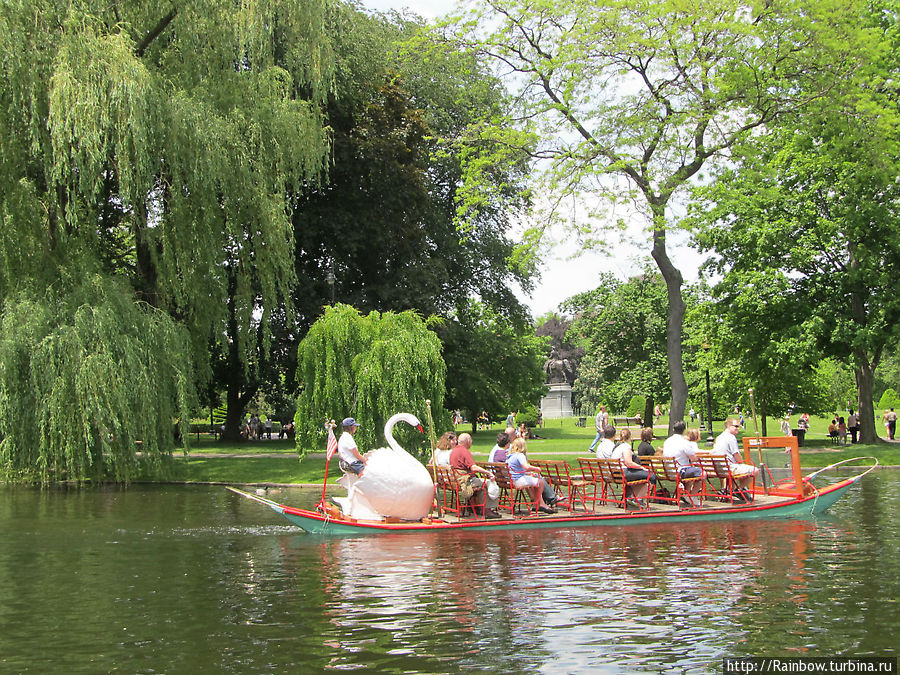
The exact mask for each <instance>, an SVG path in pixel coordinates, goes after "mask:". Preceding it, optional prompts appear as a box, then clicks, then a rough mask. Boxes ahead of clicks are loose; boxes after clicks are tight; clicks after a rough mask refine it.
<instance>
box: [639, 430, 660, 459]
mask: <svg viewBox="0 0 900 675" xmlns="http://www.w3.org/2000/svg"><path fill="white" fill-rule="evenodd" d="M652 440H653V429H652V428H651V427H644V428H643V429H641V444H640V445H639V446H638V452H637V454H638V456H639V457H652V456H653V455H655V454H656V450H654V449H653V446H652V445H650V441H652Z"/></svg>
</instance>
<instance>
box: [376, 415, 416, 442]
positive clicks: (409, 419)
mask: <svg viewBox="0 0 900 675" xmlns="http://www.w3.org/2000/svg"><path fill="white" fill-rule="evenodd" d="M397 422H406V423H407V424H408V425H409V426H411V427H414V428H416V429H418V431H419V433H420V434H424V433H425V429H423V428H422V423H421V422H420V421H419V418H418V417H416V416H415V415H412V414H410V413H397V414H396V415H394V416H393V417H391V418H390V419H389V420H388V421H387V422H386V423H385V425H384V435H385V437H393V434H392V433H391V431H392V430H393V428H394V426H395V425H396V424H397Z"/></svg>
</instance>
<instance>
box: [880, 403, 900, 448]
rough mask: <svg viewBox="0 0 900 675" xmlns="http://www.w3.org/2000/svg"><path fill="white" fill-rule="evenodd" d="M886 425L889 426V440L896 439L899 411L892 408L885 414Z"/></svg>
mask: <svg viewBox="0 0 900 675" xmlns="http://www.w3.org/2000/svg"><path fill="white" fill-rule="evenodd" d="M883 419H884V425H885V426H886V427H887V432H888V440H891V441H892V440H894V435H895V434H896V433H897V413H895V412H894V409H893V408H891V409H890V410H888V411H887V412H886V413H884V416H883Z"/></svg>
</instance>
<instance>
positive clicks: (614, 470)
mask: <svg viewBox="0 0 900 675" xmlns="http://www.w3.org/2000/svg"><path fill="white" fill-rule="evenodd" d="M597 462H598V463H599V465H600V476H601V477H602V479H603V482H604V483H614V484H621V483H622V482H624V480H625V478H624V473H625V471H624V468H623V466H622V460H619V459H598V460H597Z"/></svg>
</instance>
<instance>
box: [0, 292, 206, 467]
mask: <svg viewBox="0 0 900 675" xmlns="http://www.w3.org/2000/svg"><path fill="white" fill-rule="evenodd" d="M187 344H188V341H187V340H186V339H185V335H184V329H183V328H181V327H179V326H178V325H177V324H176V323H175V322H174V321H173V320H172V319H171V317H169V316H168V315H167V314H165V313H163V312H161V311H159V310H157V309H154V308H152V307H150V306H149V305H147V304H146V303H135V302H134V301H133V298H132V294H131V291H130V289H128V288H123V287H122V286H121V285H120V284H118V283H117V282H112V281H109V280H107V279H103V278H102V277H92V278H90V279H88V280H87V281H86V282H85V283H83V284H80V285H78V286H77V287H75V288H71V289H65V290H60V289H58V288H56V287H51V288H49V289H47V290H46V292H44V293H42V294H33V293H28V292H24V291H22V292H19V293H17V294H16V295H15V296H14V297H13V298H10V299H9V300H8V302H7V306H6V307H5V311H4V312H3V317H2V321H0V433H2V442H0V465H2V467H3V470H4V471H5V473H6V474H7V475H12V476H19V477H23V478H26V479H36V480H40V481H42V482H47V481H50V480H55V479H59V478H66V479H71V480H78V481H84V480H87V479H101V478H107V477H111V478H114V479H116V480H120V481H127V480H128V479H129V478H131V477H132V476H133V474H134V473H135V471H136V470H138V469H139V468H140V465H143V466H144V468H147V469H149V470H150V471H152V472H154V473H160V469H161V468H162V467H161V464H162V463H163V461H162V460H163V458H164V457H167V456H170V454H171V453H170V449H171V447H172V438H173V431H174V427H180V431H181V432H182V433H183V432H185V431H186V430H187V427H186V423H187V415H188V411H189V409H190V403H191V398H190V397H191V390H192V380H193V373H192V372H191V361H190V358H189V354H188V353H187V351H186V350H185V345H187ZM136 451H139V452H136Z"/></svg>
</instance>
